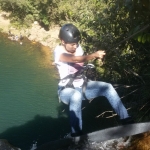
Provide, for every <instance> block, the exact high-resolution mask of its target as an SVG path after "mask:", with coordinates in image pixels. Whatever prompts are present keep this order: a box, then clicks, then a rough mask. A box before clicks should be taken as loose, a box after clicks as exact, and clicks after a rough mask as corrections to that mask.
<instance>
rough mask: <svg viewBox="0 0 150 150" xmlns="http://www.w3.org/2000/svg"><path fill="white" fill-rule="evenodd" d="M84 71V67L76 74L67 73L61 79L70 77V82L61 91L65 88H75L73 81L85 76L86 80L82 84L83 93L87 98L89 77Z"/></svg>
mask: <svg viewBox="0 0 150 150" xmlns="http://www.w3.org/2000/svg"><path fill="white" fill-rule="evenodd" d="M83 71H84V69H81V70H79V71H77V72H76V73H74V74H69V75H67V76H66V77H64V78H63V79H61V80H64V79H70V80H69V82H68V83H67V84H66V86H64V87H63V88H62V89H61V91H62V90H63V89H65V88H73V89H74V86H73V81H74V80H75V79H81V78H83V80H84V82H83V85H82V94H83V97H84V98H85V99H86V100H88V99H87V97H86V95H85V90H86V87H87V82H88V78H87V77H86V76H85V75H84V74H83Z"/></svg>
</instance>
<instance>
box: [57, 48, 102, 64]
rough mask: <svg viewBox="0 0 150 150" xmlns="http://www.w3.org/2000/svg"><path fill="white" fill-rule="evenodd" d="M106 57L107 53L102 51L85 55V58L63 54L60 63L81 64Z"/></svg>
mask: <svg viewBox="0 0 150 150" xmlns="http://www.w3.org/2000/svg"><path fill="white" fill-rule="evenodd" d="M104 55H105V52H104V51H101V50H99V51H97V52H95V53H92V54H89V55H85V56H74V55H72V54H67V53H63V54H61V55H60V58H59V61H62V62H71V63H81V62H86V61H89V60H93V59H96V58H98V59H102V58H103V57H104Z"/></svg>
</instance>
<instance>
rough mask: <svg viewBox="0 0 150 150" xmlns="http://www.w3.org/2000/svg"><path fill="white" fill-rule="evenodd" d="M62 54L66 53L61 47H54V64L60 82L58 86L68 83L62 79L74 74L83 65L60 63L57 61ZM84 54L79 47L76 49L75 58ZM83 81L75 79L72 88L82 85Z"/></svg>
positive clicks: (67, 80)
mask: <svg viewBox="0 0 150 150" xmlns="http://www.w3.org/2000/svg"><path fill="white" fill-rule="evenodd" d="M62 53H67V52H66V50H65V49H64V47H63V46H61V45H58V46H56V48H55V50H54V62H55V65H56V66H57V69H58V72H59V76H60V79H61V80H60V82H59V84H58V85H59V86H65V85H66V84H67V83H68V82H69V79H63V78H64V77H66V76H67V75H69V74H74V73H75V72H77V71H78V70H79V69H80V68H81V67H82V66H83V65H84V63H68V62H61V61H59V58H60V55H61V54H62ZM83 54H84V51H83V50H82V48H81V46H80V45H79V46H78V47H77V49H76V52H75V54H74V55H75V56H82V55H83ZM83 82H84V81H83V79H75V80H74V81H73V86H74V87H80V86H82V84H83Z"/></svg>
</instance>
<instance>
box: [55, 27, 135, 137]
mask: <svg viewBox="0 0 150 150" xmlns="http://www.w3.org/2000/svg"><path fill="white" fill-rule="evenodd" d="M59 38H60V40H61V45H59V46H57V47H56V48H55V50H54V59H55V64H56V66H57V68H58V72H59V75H60V82H59V84H58V95H59V98H60V100H61V101H62V102H63V103H65V104H67V105H69V115H70V125H71V136H72V137H74V136H79V135H81V134H82V112H81V105H82V100H85V96H86V98H87V99H89V100H90V99H93V98H96V97H99V96H105V97H106V98H107V99H108V101H109V103H110V104H111V106H112V108H113V109H114V110H115V112H116V113H117V114H118V115H119V117H120V119H121V122H122V123H123V124H128V123H133V120H132V119H131V117H130V116H129V115H128V112H127V110H126V108H125V107H124V105H123V104H122V102H121V100H120V98H119V96H118V94H117V92H116V91H115V89H114V88H113V86H112V85H111V84H109V83H105V82H100V81H88V82H87V85H86V90H85V93H84V94H85V96H84V94H83V92H82V86H83V84H84V79H83V78H82V77H81V76H80V77H79V76H78V75H79V71H80V70H81V69H82V66H83V64H84V62H87V61H89V60H93V59H102V58H103V57H104V56H105V55H106V53H105V51H104V50H98V51H96V52H94V53H92V54H90V55H83V54H84V52H83V50H82V48H81V46H80V44H79V41H80V32H79V30H78V29H77V27H76V26H74V25H73V24H65V25H63V26H62V27H61V29H60V32H59ZM71 80H72V82H71V84H70V81H71Z"/></svg>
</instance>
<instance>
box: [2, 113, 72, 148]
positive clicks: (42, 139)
mask: <svg viewBox="0 0 150 150" xmlns="http://www.w3.org/2000/svg"><path fill="white" fill-rule="evenodd" d="M69 129H70V127H69V124H68V119H67V118H65V117H60V118H51V117H49V116H39V115H37V116H35V117H34V119H33V120H30V121H28V122H27V123H26V124H24V125H21V126H17V127H12V128H9V129H7V130H6V131H4V132H3V133H1V134H0V138H1V139H7V140H8V142H9V143H11V144H12V145H14V146H16V147H19V148H21V150H30V148H31V146H32V145H33V143H35V142H37V146H38V145H42V144H44V143H46V142H49V141H54V140H56V139H61V138H62V137H63V136H64V135H65V134H66V133H67V132H69V131H70V130H69Z"/></svg>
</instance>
